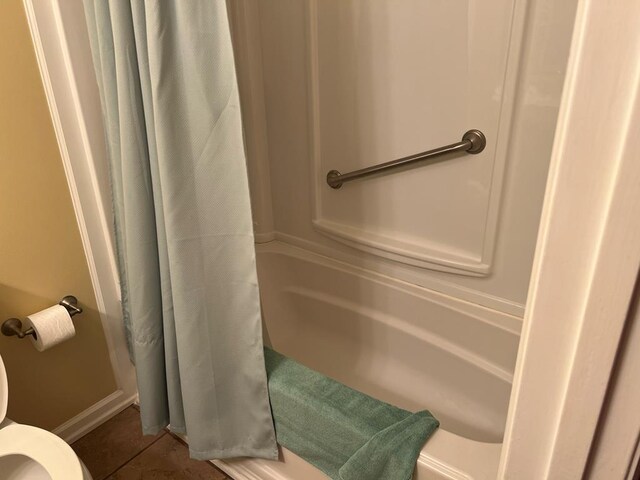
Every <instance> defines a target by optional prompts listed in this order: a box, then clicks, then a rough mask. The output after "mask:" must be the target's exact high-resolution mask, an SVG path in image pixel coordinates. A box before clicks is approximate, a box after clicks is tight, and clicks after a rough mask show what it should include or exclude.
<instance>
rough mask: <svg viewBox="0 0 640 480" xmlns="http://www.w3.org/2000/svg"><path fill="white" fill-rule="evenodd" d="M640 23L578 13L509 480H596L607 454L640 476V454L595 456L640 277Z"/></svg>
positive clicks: (619, 11)
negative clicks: (590, 467)
mask: <svg viewBox="0 0 640 480" xmlns="http://www.w3.org/2000/svg"><path fill="white" fill-rule="evenodd" d="M605 3H606V4H605ZM639 22H640V3H638V2H637V0H620V1H618V2H615V3H609V2H604V3H603V2H598V1H594V0H580V1H579V3H578V11H577V14H576V20H575V26H574V31H573V38H572V46H571V54H570V57H569V64H568V69H567V76H566V79H565V85H564V93H563V96H562V103H561V107H560V115H559V117H558V124H557V127H556V135H555V141H554V146H553V153H552V155H551V167H550V171H549V179H548V182H547V191H546V194H545V201H544V206H543V213H542V219H541V223H540V231H539V235H538V241H537V247H536V255H535V260H534V264H533V271H532V276H531V284H530V289H529V300H528V305H527V311H526V314H525V320H524V325H523V332H522V338H521V342H520V349H519V355H518V361H517V364H516V370H515V377H514V384H513V390H512V394H511V401H510V408H509V415H508V418H507V425H506V432H505V442H504V443H505V447H504V449H503V452H502V459H501V462H500V470H499V475H500V476H499V478H517V479H521V480H529V479H531V480H534V479H536V480H537V479H541V478H549V479H551V478H592V477H590V476H588V475H587V476H584V474H585V471H586V468H587V464H588V462H589V460H590V456H591V455H592V454H593V453H596V454H598V455H605V456H606V451H607V449H611V450H612V451H615V450H616V449H620V450H626V449H629V448H630V449H631V450H632V451H636V455H635V456H634V460H631V463H630V465H619V464H618V465H617V467H618V468H620V467H623V469H624V467H626V469H627V471H628V472H629V475H628V477H627V478H631V477H632V476H633V472H634V471H635V470H636V468H637V466H638V465H637V462H638V452H640V450H638V445H637V444H635V445H631V446H630V445H629V444H628V443H627V444H626V445H624V446H618V445H617V444H616V442H614V443H611V444H609V445H607V447H606V448H603V450H602V451H599V452H598V451H597V452H593V453H592V452H591V449H592V445H593V444H594V439H595V438H597V436H598V435H599V432H598V431H597V427H598V419H599V418H600V417H601V415H603V414H605V413H606V412H607V411H608V405H607V403H606V401H605V399H606V398H605V396H606V394H607V386H608V384H609V382H610V380H611V378H612V376H613V375H614V374H615V373H616V372H615V370H613V369H614V362H615V358H616V353H617V351H618V348H619V345H620V344H621V335H622V332H623V329H624V327H625V324H626V322H627V316H628V314H629V309H630V306H631V304H632V298H633V297H632V295H633V291H634V288H635V286H636V285H637V281H638V278H639V276H638V269H639V267H640V189H639V188H638V185H639V184H640V162H639V161H638V159H640V136H639V135H638V133H637V132H638V130H639V129H640V55H638V49H639V48H640V29H638V23H639ZM630 318H633V317H630ZM630 321H631V320H630ZM635 371H636V372H637V373H638V374H640V366H636V369H635ZM551 372H554V373H553V374H551ZM618 414H620V412H618ZM629 418H632V417H631V416H629ZM635 428H636V435H637V432H638V430H640V425H635ZM636 441H637V437H636V438H633V442H636ZM612 457H613V456H612ZM623 461H624V459H623ZM587 473H588V472H587ZM583 476H584V477H583ZM611 478H613V477H611Z"/></svg>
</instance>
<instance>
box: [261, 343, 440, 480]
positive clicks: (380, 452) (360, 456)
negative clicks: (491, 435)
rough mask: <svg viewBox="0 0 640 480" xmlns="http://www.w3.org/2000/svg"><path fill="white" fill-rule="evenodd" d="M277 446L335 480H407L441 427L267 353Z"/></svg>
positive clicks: (430, 419) (424, 414)
mask: <svg viewBox="0 0 640 480" xmlns="http://www.w3.org/2000/svg"><path fill="white" fill-rule="evenodd" d="M265 361H266V365H267V377H268V379H269V396H270V399H271V409H272V412H273V419H274V422H275V427H276V437H277V440H278V443H279V444H280V445H282V446H283V447H286V448H288V449H289V450H291V451H292V452H294V453H295V454H297V455H298V456H300V457H302V458H303V459H305V460H306V461H308V462H309V463H311V464H312V465H314V466H316V467H317V468H319V469H320V470H322V471H323V472H324V473H326V474H327V475H328V476H329V477H331V478H332V479H334V480H375V479H384V480H409V479H410V478H411V476H412V474H413V470H414V467H415V463H416V460H417V458H418V455H419V453H420V450H421V449H422V447H423V445H424V442H425V441H426V440H427V439H428V438H429V436H430V435H431V434H432V433H433V432H434V431H435V429H436V428H438V425H439V422H438V421H437V420H436V419H435V418H434V417H433V416H432V415H431V414H430V413H429V412H428V411H426V410H423V411H420V412H417V413H411V412H408V411H406V410H402V409H400V408H397V407H394V406H393V405H389V404H387V403H384V402H381V401H380V400H376V399H375V398H372V397H369V396H368V395H365V394H364V393H361V392H358V391H356V390H353V389H352V388H349V387H347V386H345V385H343V384H341V383H339V382H336V381H335V380H332V379H330V378H328V377H325V376H324V375H322V374H320V373H318V372H316V371H314V370H311V369H309V368H307V367H305V366H303V365H301V364H299V363H297V362H296V361H294V360H292V359H290V358H287V357H285V356H283V355H281V354H279V353H277V352H275V351H273V350H271V349H269V348H265Z"/></svg>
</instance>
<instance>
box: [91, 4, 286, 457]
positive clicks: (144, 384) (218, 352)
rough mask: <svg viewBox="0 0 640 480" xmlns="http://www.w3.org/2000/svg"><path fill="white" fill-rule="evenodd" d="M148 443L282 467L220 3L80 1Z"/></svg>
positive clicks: (230, 61) (225, 23) (236, 103)
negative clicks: (151, 439) (165, 439)
mask: <svg viewBox="0 0 640 480" xmlns="http://www.w3.org/2000/svg"><path fill="white" fill-rule="evenodd" d="M84 3H85V13H86V18H87V25H88V29H89V36H90V41H91V49H92V52H93V56H94V65H95V69H96V74H97V80H98V86H99V90H100V95H101V101H102V107H103V113H104V119H105V130H106V138H107V144H108V148H109V160H110V167H111V169H110V171H111V184H112V193H113V203H114V217H115V234H116V244H117V254H118V255H117V256H118V267H119V270H120V277H121V287H122V298H123V311H124V318H125V328H126V330H127V336H128V340H129V346H130V349H131V352H132V357H133V360H134V361H135V364H136V372H137V377H138V390H139V394H140V407H141V416H142V425H143V431H144V433H147V434H154V433H156V432H157V431H158V430H160V429H162V428H164V427H165V426H167V425H168V424H170V425H171V429H172V430H173V431H176V432H179V433H186V434H187V435H188V438H189V448H190V452H191V456H192V457H193V458H198V459H211V458H229V457H238V456H250V457H263V458H277V447H276V442H275V435H274V430H273V421H272V418H271V411H270V407H269V398H268V393H267V384H266V373H265V366H264V354H263V349H262V331H261V321H260V304H259V293H258V282H257V275H256V266H255V250H254V241H253V228H252V219H251V210H250V203H249V188H248V181H247V171H246V163H245V157H244V149H243V140H242V131H241V119H240V108H239V99H238V91H237V82H236V76H235V68H234V59H233V50H232V46H231V38H230V32H229V24H228V18H227V11H226V4H225V2H224V1H223V0H190V1H184V2H183V1H180V2H178V1H163V0H148V1H143V0H111V1H104V0H84Z"/></svg>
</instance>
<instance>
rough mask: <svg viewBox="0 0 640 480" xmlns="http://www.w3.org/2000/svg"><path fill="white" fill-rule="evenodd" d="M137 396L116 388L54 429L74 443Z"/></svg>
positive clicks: (61, 436) (63, 437)
mask: <svg viewBox="0 0 640 480" xmlns="http://www.w3.org/2000/svg"><path fill="white" fill-rule="evenodd" d="M137 397H138V395H137V394H134V395H127V394H125V392H124V391H122V390H116V391H115V392H113V393H112V394H111V395H109V396H107V397H105V398H103V399H102V400H100V401H99V402H98V403H95V404H94V405H92V406H90V407H89V408H87V409H86V410H85V411H83V412H81V413H80V414H78V415H76V416H75V417H73V418H72V419H70V420H67V421H66V422H64V423H63V424H62V425H60V426H59V427H57V428H56V429H55V430H53V433H55V434H56V435H58V436H59V437H60V438H62V439H63V440H64V441H66V442H67V443H73V442H75V441H76V440H77V439H79V438H80V437H82V436H83V435H85V434H87V433H89V432H90V431H91V430H93V429H94V428H96V427H98V426H100V425H102V424H103V423H104V422H106V421H107V420H109V419H110V418H112V417H114V416H115V415H117V414H118V413H120V412H121V411H122V410H124V409H125V408H127V407H128V406H129V405H131V404H132V403H134V402H135V401H136V399H137Z"/></svg>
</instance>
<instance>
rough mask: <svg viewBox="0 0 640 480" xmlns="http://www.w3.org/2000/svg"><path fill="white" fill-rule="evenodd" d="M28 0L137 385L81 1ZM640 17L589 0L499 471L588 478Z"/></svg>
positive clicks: (127, 369) (611, 335)
mask: <svg viewBox="0 0 640 480" xmlns="http://www.w3.org/2000/svg"><path fill="white" fill-rule="evenodd" d="M23 1H24V4H25V9H26V11H27V16H28V19H29V25H30V28H31V32H32V35H33V40H34V44H35V47H36V53H37V58H38V63H39V65H40V70H41V72H42V77H43V82H44V85H45V90H46V93H47V98H48V100H49V107H50V110H51V114H52V118H53V122H54V127H55V130H56V134H57V136H58V142H59V144H60V150H61V153H62V157H63V160H64V165H65V172H66V174H67V179H68V182H69V187H70V190H71V192H72V198H73V202H74V207H75V211H76V215H77V218H78V224H79V225H80V230H81V235H82V239H83V245H84V248H85V253H86V255H87V260H88V263H89V266H90V271H91V278H92V281H93V284H94V290H95V292H96V299H97V300H98V306H99V309H100V312H101V317H102V323H103V327H104V330H105V334H106V336H107V341H108V344H109V350H110V353H111V363H112V367H113V370H114V374H115V376H116V381H117V382H118V388H119V389H120V391H122V392H123V393H124V394H126V395H131V394H135V374H134V372H133V367H132V366H131V364H130V363H129V360H128V353H127V347H126V341H125V337H124V332H123V328H122V324H121V320H122V316H121V310H120V297H119V290H118V282H117V270H116V264H115V260H114V255H113V242H112V237H111V234H110V228H109V224H110V213H109V212H110V208H109V207H108V182H105V180H104V179H105V178H106V177H105V172H106V153H105V152H106V151H105V146H104V141H103V139H102V126H101V115H100V104H99V94H98V91H97V86H96V85H95V80H92V76H93V67H92V65H91V57H90V52H89V50H88V48H89V47H88V45H83V44H82V43H83V42H78V41H77V38H78V35H82V31H83V30H84V34H85V35H86V30H85V26H84V17H83V14H82V12H83V10H82V8H78V7H81V5H82V1H81V0H65V1H64V2H60V1H56V0H23ZM242 3H247V4H249V3H251V2H250V1H247V0H243V2H242ZM74 11H75V13H74ZM74 16H75V17H74ZM72 24H73V25H74V28H73V29H70V28H68V27H69V26H70V25H72ZM638 24H640V3H638V2H637V0H618V1H617V2H597V1H595V0H579V4H578V10H577V15H576V22H575V28H574V33H573V41H572V47H571V55H570V59H569V65H568V70H567V77H566V80H565V88H564V94H563V97H562V103H561V110H560V115H559V119H558V125H557V129H556V138H555V142H554V149H553V154H552V159H551V166H550V173H549V179H548V183H547V191H546V195H545V202H544V208H543V213H542V219H541V225H540V231H539V235H538V243H537V247H536V255H535V260H534V265H533V272H532V276H531V284H530V289H529V296H528V302H527V307H526V312H525V319H524V325H523V331H522V336H521V342H520V350H519V354H518V360H517V363H516V371H515V377H514V384H513V390H512V395H511V403H510V408H509V414H508V418H507V426H506V434H505V439H504V447H503V452H502V457H501V461H500V470H499V478H504V479H518V480H526V479H532V480H534V479H535V480H539V479H543V478H581V477H582V475H583V473H584V470H585V465H586V464H587V461H588V459H589V455H590V451H591V447H592V444H593V440H594V437H595V436H596V429H597V425H598V419H599V418H600V415H601V412H602V409H603V405H604V403H603V402H604V399H605V395H606V391H607V385H608V382H609V378H610V377H611V375H612V368H613V365H614V360H615V356H616V352H617V350H618V345H619V343H620V340H621V335H622V332H623V328H624V325H625V321H626V318H627V313H628V309H629V304H630V301H631V296H632V292H633V287H634V285H635V282H636V278H637V274H638V266H639V265H640V188H638V185H640V161H638V159H640V135H635V136H634V135H633V133H634V129H635V131H636V132H637V131H640V54H639V52H640V29H637V28H634V27H636V26H637V25H638ZM65 27H67V28H66V30H65ZM76 27H77V28H76ZM45 38H46V42H44V41H43V39H45ZM85 38H86V37H85ZM74 40H76V41H74ZM85 43H86V42H85ZM70 48H72V49H73V51H71V50H70ZM72 57H73V58H74V59H76V60H77V59H78V58H80V59H81V60H82V61H81V62H77V61H74V62H73V63H72V61H71V58H72ZM603 66H604V67H605V68H603ZM612 448H615V446H612ZM636 458H637V456H636Z"/></svg>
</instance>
